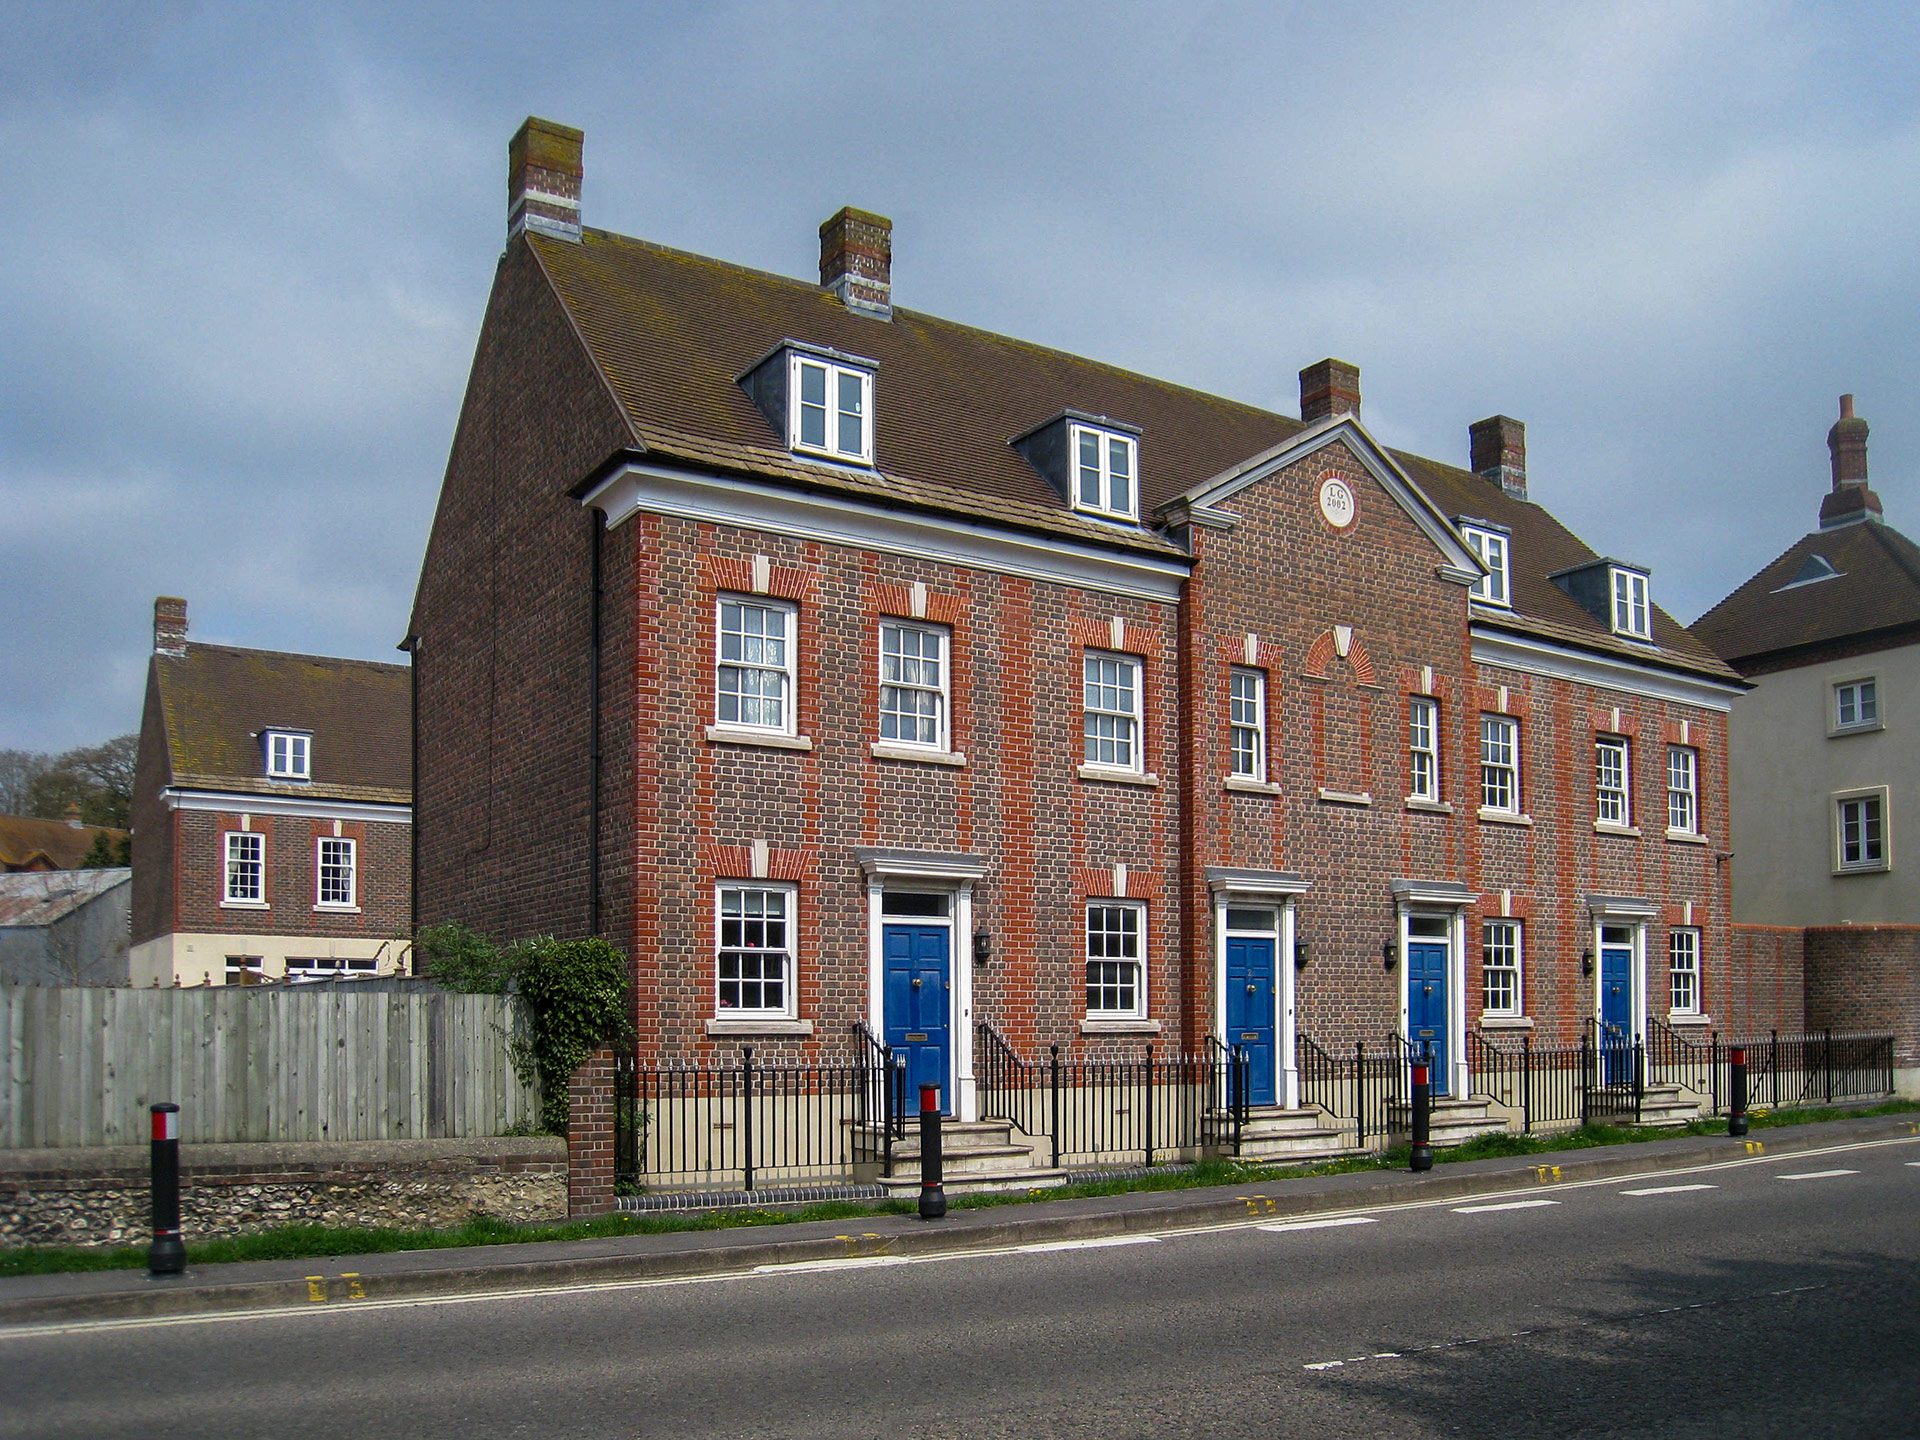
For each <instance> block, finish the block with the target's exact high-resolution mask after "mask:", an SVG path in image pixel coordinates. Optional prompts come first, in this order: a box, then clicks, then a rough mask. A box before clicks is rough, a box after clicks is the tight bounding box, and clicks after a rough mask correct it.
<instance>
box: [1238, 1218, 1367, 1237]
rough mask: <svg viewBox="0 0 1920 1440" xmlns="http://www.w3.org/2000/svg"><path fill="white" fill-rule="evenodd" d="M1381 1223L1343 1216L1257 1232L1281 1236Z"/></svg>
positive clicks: (1292, 1222)
mask: <svg viewBox="0 0 1920 1440" xmlns="http://www.w3.org/2000/svg"><path fill="white" fill-rule="evenodd" d="M1378 1223H1379V1222H1378V1221H1376V1220H1374V1219H1373V1218H1372V1217H1370V1216H1366V1215H1342V1216H1341V1217H1340V1218H1339V1219H1337V1220H1291V1221H1288V1222H1287V1223H1286V1224H1284V1225H1256V1226H1254V1227H1253V1228H1254V1229H1256V1230H1265V1231H1266V1232H1267V1233H1268V1234H1270V1235H1281V1234H1284V1233H1285V1232H1287V1231H1289V1230H1331V1229H1332V1228H1333V1227H1334V1226H1336V1225H1374V1224H1378Z"/></svg>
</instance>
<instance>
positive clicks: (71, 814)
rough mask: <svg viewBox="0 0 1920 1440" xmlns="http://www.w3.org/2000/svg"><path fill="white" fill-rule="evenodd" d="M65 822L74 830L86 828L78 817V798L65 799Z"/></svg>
mask: <svg viewBox="0 0 1920 1440" xmlns="http://www.w3.org/2000/svg"><path fill="white" fill-rule="evenodd" d="M67 824H69V825H71V826H72V827H73V828H74V829H76V830H84V829H86V828H87V827H86V825H85V823H84V822H83V821H82V820H81V819H80V802H79V801H78V800H69V801H67Z"/></svg>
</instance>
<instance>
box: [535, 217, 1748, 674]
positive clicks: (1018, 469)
mask: <svg viewBox="0 0 1920 1440" xmlns="http://www.w3.org/2000/svg"><path fill="white" fill-rule="evenodd" d="M525 243H527V244H529V245H530V246H531V247H532V249H533V252H534V254H535V256H536V257H537V258H538V260H539V262H540V264H541V266H542V268H543V269H544V271H545V273H546V275H547V276H548V278H549V281H550V282H551V284H552V286H553V289H554V292H555V294H556V295H557V296H558V297H559V298H560V301H561V303H562V304H563V305H564V306H565V308H566V310H567V313H568V314H569V316H570V317H571V318H572V321H573V323H574V325H575V327H576V328H577V330H578V332H579V334H580V335H581V337H582V339H583V340H584V342H585V344H586V347H587V350H588V352H589V354H590V356H591V357H592V359H593V360H594V362H595V364H596V365H597V366H598V367H599V370H600V372H601V374H602V376H603V378H604V379H605V381H606V383H607V386H608V388H609V390H610V391H611V392H612V394H613V395H614V397H615V398H616V400H617V401H618V402H619V404H620V405H621V407H622V409H623V410H624V412H625V414H626V418H627V422H628V424H629V425H630V426H631V427H632V429H633V432H634V435H635V437H636V440H637V441H638V442H639V443H640V444H641V445H642V446H644V447H645V448H646V449H647V450H648V451H650V452H653V453H655V454H657V455H660V456H663V457H672V458H676V459H680V460H684V461H689V462H692V463H693V464H695V465H700V466H705V467H713V468H718V469H722V470H729V471H742V472H751V473H754V474H759V475H768V476H773V477H776V478H779V479H783V480H787V481H790V482H794V483H798V484H803V485H807V486H810V487H816V488H820V487H824V488H830V489H835V490H841V491H847V492H853V493H858V494H862V495H866V496H868V497H870V498H878V499H884V500H891V501H894V502H906V503H909V504H913V505H916V506H925V507H928V508H932V509H936V510H945V511H950V512H957V513H960V514H964V515H967V516H971V517H977V518H986V519H991V520H997V521H1000V522H1002V523H1006V524H1012V525H1018V526H1022V527H1025V528H1030V529H1037V530H1042V531H1048V532H1051V533H1055V534H1060V535H1066V536H1072V537H1075V538H1080V539H1087V540H1092V541H1094V542H1096V543H1101V544H1106V545H1114V546H1123V547H1127V548H1133V549H1144V550H1150V551H1155V552H1158V553H1165V554H1178V553H1181V552H1179V551H1178V550H1177V548H1176V547H1175V546H1173V545H1172V544H1171V542H1169V541H1167V540H1166V539H1164V538H1163V537H1161V536H1159V535H1156V534H1154V533H1153V532H1152V531H1150V530H1147V529H1135V528H1133V527H1124V526H1113V525H1107V524H1103V523H1101V522H1100V521H1098V520H1093V519H1090V518H1087V517H1085V516H1082V515H1078V514H1076V513H1075V512H1074V511H1073V509H1072V508H1071V507H1070V506H1069V505H1068V504H1067V503H1066V502H1065V500H1063V498H1062V497H1061V496H1060V495H1059V494H1058V493H1056V492H1055V491H1054V489H1053V488H1052V486H1050V485H1049V484H1048V483H1047V481H1046V480H1045V479H1044V478H1043V477H1042V476H1041V475H1040V474H1039V472H1038V471H1036V470H1035V469H1034V468H1033V467H1032V466H1031V465H1030V464H1028V463H1027V461H1026V460H1025V459H1024V458H1023V457H1022V456H1021V455H1020V454H1019V452H1017V451H1016V450H1014V449H1013V447H1012V446H1011V445H1010V444H1009V443H1008V442H1009V441H1011V440H1012V439H1013V438H1014V437H1015V436H1018V435H1021V434H1023V433H1025V432H1026V431H1028V430H1031V429H1032V428H1033V427H1034V426H1036V425H1038V424H1041V423H1043V422H1045V421H1047V420H1050V419H1052V418H1053V417H1055V416H1057V415H1058V414H1059V413H1060V412H1061V411H1062V410H1068V409H1071V410H1079V411H1084V412H1086V413H1088V414H1092V415H1105V416H1108V417H1110V418H1112V419H1114V420H1118V421H1122V422H1125V423H1126V424H1129V425H1133V426H1138V427H1139V428H1140V430H1141V432H1142V434H1141V439H1140V484H1141V500H1142V502H1143V503H1142V511H1143V513H1151V512H1152V511H1154V510H1155V509H1156V508H1158V507H1159V506H1161V505H1163V504H1165V503H1166V502H1167V501H1169V500H1172V499H1174V498H1176V497H1178V496H1180V495H1182V494H1184V493H1186V492H1188V491H1190V490H1193V489H1195V488H1196V487H1198V486H1200V485H1201V484H1203V483H1204V482H1206V481H1208V480H1211V479H1213V478H1215V477H1216V476H1218V475H1220V474H1221V473H1222V472H1223V471H1226V470H1228V469H1229V468H1231V467H1233V466H1235V465H1237V464H1239V463H1241V462H1243V461H1245V460H1248V459H1249V458H1251V457H1253V456H1255V455H1258V454H1260V453H1261V452H1262V451H1265V450H1268V449H1271V448H1272V447H1274V446H1275V445H1278V444H1280V443H1281V442H1283V441H1285V440H1288V439H1290V438H1291V437H1293V436H1294V435H1297V434H1299V433H1300V431H1301V430H1302V429H1303V428H1305V427H1304V426H1303V425H1302V424H1301V422H1300V421H1298V420H1295V419H1292V418H1290V417H1288V416H1285V415H1278V414H1275V413H1273V412H1271V411H1267V410H1261V409H1258V408H1256V407H1254V406H1251V405H1243V404H1240V403H1238V402H1236V401H1232V400H1224V399H1221V398H1220V397H1218V396H1214V395H1208V394H1205V393H1203V392H1201V391H1198V390H1192V389H1188V388H1186V387H1184V386H1180V385H1173V384H1169V383H1167V382H1165V381H1162V380H1154V379H1151V378H1149V377H1147V376H1144V375H1138V374H1134V373H1133V372H1131V371H1127V370H1121V369H1118V368H1116V367H1114V366H1111V365H1102V364H1098V363H1096V362H1094V361H1091V360H1085V359H1082V358H1080V357H1078V356H1075V355H1069V354H1066V353H1064V352H1061V351H1058V350H1049V349H1046V348H1044V347H1042V346H1039V345H1031V344H1027V343H1026V342H1024V341H1020V340H1012V339H1008V338H1007V337H1005V336H1002V335H995V334H992V333H989V332H987V331H984V330H976V329H974V328H972V327H970V326H966V325H959V324H956V323H954V322H953V321H950V320H941V319H938V318H936V317H934V316H931V315H923V314H920V313H919V312H917V311H913V310H906V309H900V308H896V309H895V310H894V312H893V319H892V321H891V323H882V322H879V321H876V320H874V319H870V318H867V317H863V316H860V315H856V314H854V313H852V312H850V311H849V310H848V309H847V308H846V306H845V305H843V304H842V303H841V302H840V301H839V300H838V299H836V298H835V297H834V296H833V295H832V294H831V293H829V292H828V291H826V290H823V289H822V288H821V287H820V286H818V285H814V284H811V283H808V282H805V281H800V280H793V279H790V278H787V277H784V276H778V275H771V274H768V273H766V272H764V271H758V270H751V269H747V268H745V267H743V266H738V265H730V264H727V263H725V262H723V261H718V260H711V259H707V258H705V257H703V256H698V255H690V254H687V253H685V252H683V251H679V250H672V249H668V248H667V247H665V246H661V245H655V244H651V243H649V242H646V241H641V240H632V239H628V238H626V237H624V236H619V235H612V234H609V233H607V232H605V231H600V230H588V231H586V232H585V237H584V239H583V241H582V242H581V243H579V244H572V243H568V242H566V241H560V240H554V239H551V238H549V237H546V236H540V235H534V234H528V235H527V236H526V237H525ZM783 340H798V341H801V342H803V343H806V344H811V345H824V346H829V347H831V348H834V349H837V350H841V351H845V352H847V353H850V354H854V355H860V356H864V357H867V358H869V359H872V360H874V361H876V362H878V369H877V371H876V372H875V405H874V409H875V425H874V430H875V442H874V449H875V459H876V468H875V470H874V471H871V472H867V471H861V470H858V469H854V468H852V467H846V466H834V465H825V464H809V463H807V462H805V461H801V460H796V459H795V458H794V456H793V455H792V454H791V453H790V452H789V451H788V450H787V449H786V447H785V444H784V442H783V439H782V437H780V436H778V435H776V434H775V433H774V431H773V429H772V428H771V427H770V426H769V425H768V423H767V420H766V417H765V416H763V415H762V414H761V413H760V411H759V410H758V409H757V408H755V406H754V404H753V403H752V401H750V400H749V399H748V398H747V395H746V393H745V391H744V390H742V389H741V387H740V386H739V384H738V383H737V380H738V378H739V376H740V375H741V374H742V373H743V372H745V371H746V370H747V369H749V368H750V367H751V366H752V365H754V364H755V363H756V362H757V361H759V360H760V359H761V358H762V357H764V356H765V355H766V354H767V353H768V352H769V351H770V350H772V349H773V348H774V347H775V346H777V345H779V344H780V342H781V341H783ZM1394 458H1395V459H1396V460H1397V461H1398V462H1399V463H1400V464H1401V465H1402V466H1403V468H1405V469H1406V470H1407V471H1408V473H1409V474H1410V475H1411V476H1412V477H1413V479H1414V480H1415V482H1416V483H1417V484H1418V485H1420V486H1421V487H1422V488H1423V489H1425V490H1426V492H1427V493H1428V495H1429V496H1430V497H1432V499H1433V500H1434V501H1435V503H1436V504H1437V505H1438V506H1439V508H1440V509H1441V511H1442V512H1443V513H1444V514H1446V515H1448V516H1449V518H1451V516H1453V515H1456V514H1469V515H1476V516H1479V517H1481V518H1483V519H1489V520H1496V521H1499V522H1500V523H1502V524H1504V525H1507V526H1509V527H1510V528H1511V529H1512V531H1513V536H1514V543H1513V558H1514V565H1515V569H1514V577H1513V579H1514V599H1515V613H1514V614H1513V615H1511V616H1508V615H1501V616H1498V617H1495V619H1496V623H1501V624H1505V625H1508V626H1509V627H1510V628H1516V629H1526V630H1530V631H1532V632H1534V633H1538V634H1541V635H1543V636H1545V637H1547V638H1552V639H1557V640H1561V641H1563V642H1571V643H1575V644H1580V645H1585V646H1588V647H1590V648H1600V649H1604V650H1608V651H1612V652H1617V653H1620V654H1622V655H1627V656H1631V657H1632V658H1635V659H1639V660H1647V659H1654V660H1655V661H1656V662H1657V663H1664V664H1668V665H1673V666H1678V667H1679V668H1683V669H1688V670H1694V671H1701V672H1705V673H1708V674H1711V675H1715V676H1722V677H1726V678H1732V674H1731V672H1730V671H1728V670H1727V669H1726V667H1725V666H1724V665H1722V664H1721V662H1720V661H1719V660H1718V659H1717V658H1716V657H1715V656H1714V655H1713V653H1712V651H1711V650H1709V649H1708V648H1707V647H1706V646H1705V645H1703V644H1701V643H1700V642H1699V641H1698V640H1696V639H1695V638H1694V637H1693V636H1691V635H1690V634H1688V632H1687V631H1686V630H1685V629H1684V628H1683V627H1682V626H1680V625H1679V624H1678V623H1677V622H1675V621H1674V620H1673V619H1672V618H1671V617H1670V616H1668V615H1666V614H1664V613H1661V614H1660V615H1659V616H1658V617H1657V620H1656V622H1655V638H1656V639H1657V640H1658V641H1659V647H1660V650H1659V654H1658V655H1650V653H1649V649H1648V647H1646V646H1642V645H1635V644H1633V643H1632V642H1630V641H1624V640H1621V639H1619V638H1618V637H1616V636H1614V635H1613V634H1612V633H1611V631H1610V630H1609V629H1608V628H1607V627H1606V626H1605V625H1604V624H1602V623H1601V622H1600V621H1598V620H1596V619H1595V618H1594V617H1593V616H1591V615H1589V614H1588V613H1587V612H1586V611H1585V610H1583V609H1582V608H1581V607H1580V606H1579V605H1577V604H1576V603H1575V602H1574V601H1573V600H1572V599H1571V598H1569V597H1568V596H1567V595H1566V594H1564V593H1563V592H1562V591H1561V590H1560V589H1559V588H1558V587H1557V586H1555V585H1554V584H1553V583H1552V582H1551V581H1550V580H1548V579H1547V578H1546V577H1547V575H1548V574H1550V573H1551V572H1552V571H1555V570H1559V569H1562V568H1565V567H1567V566H1570V565H1577V564H1579V563H1581V562H1582V561H1585V560H1590V559H1593V558H1594V552H1593V551H1591V550H1589V549H1588V548H1587V547H1586V546H1585V545H1583V544H1581V543H1580V541H1579V540H1578V539H1576V538H1575V537H1574V536H1573V535H1572V534H1571V533H1570V532H1569V531H1567V530H1566V528H1565V527H1563V526H1562V525H1561V524H1560V523H1559V522H1558V521H1556V520H1555V519H1553V517H1552V516H1550V515H1548V514H1547V513H1546V512H1545V511H1544V510H1542V509H1541V508H1540V507H1539V506H1537V505H1531V504H1528V503H1526V502H1524V501H1520V500H1515V499H1512V498H1510V497H1509V496H1507V495H1506V494H1505V493H1504V492H1503V491H1502V490H1501V489H1500V487H1499V486H1498V485H1496V484H1494V483H1493V482H1491V481H1487V480H1483V479H1480V478H1479V477H1478V476H1475V475H1474V474H1472V473H1471V472H1469V471H1465V470H1461V469H1457V468H1456V467H1453V466H1449V465H1443V464H1440V463H1438V462H1436V461H1431V460H1424V459H1421V458H1420V457H1418V456H1411V455H1399V454H1396V455H1395V457H1394Z"/></svg>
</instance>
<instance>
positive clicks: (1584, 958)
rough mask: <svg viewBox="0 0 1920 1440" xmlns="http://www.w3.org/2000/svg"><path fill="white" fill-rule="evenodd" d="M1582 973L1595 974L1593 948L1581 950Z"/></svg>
mask: <svg viewBox="0 0 1920 1440" xmlns="http://www.w3.org/2000/svg"><path fill="white" fill-rule="evenodd" d="M1580 973H1581V974H1582V975H1591V974H1593V952H1592V951H1591V950H1582V951H1581V952H1580Z"/></svg>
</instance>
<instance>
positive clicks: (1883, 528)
mask: <svg viewBox="0 0 1920 1440" xmlns="http://www.w3.org/2000/svg"><path fill="white" fill-rule="evenodd" d="M1866 525H1867V533H1868V534H1869V535H1871V536H1872V537H1873V539H1874V541H1875V543H1876V544H1878V545H1879V546H1880V548H1881V549H1882V550H1884V551H1886V552H1887V558H1888V559H1890V560H1892V561H1893V563H1894V564H1895V565H1898V566H1899V567H1900V569H1901V571H1902V572H1903V573H1904V574H1905V575H1906V577H1907V579H1909V580H1911V581H1912V582H1913V583H1914V585H1915V587H1916V588H1920V546H1916V545H1915V544H1914V543H1913V541H1911V540H1909V539H1907V537H1906V536H1904V535H1902V534H1901V533H1900V532H1899V531H1898V530H1895V529H1894V528H1893V527H1892V526H1891V525H1888V524H1887V523H1886V522H1885V521H1883V520H1871V521H1868V522H1866ZM1896 540H1897V541H1899V542H1900V544H1899V545H1896V544H1895V543H1894V542H1895V541H1896ZM1902 546H1904V547H1905V548H1906V550H1907V551H1910V552H1913V553H1910V554H1903V553H1902V550H1901V547H1902Z"/></svg>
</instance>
